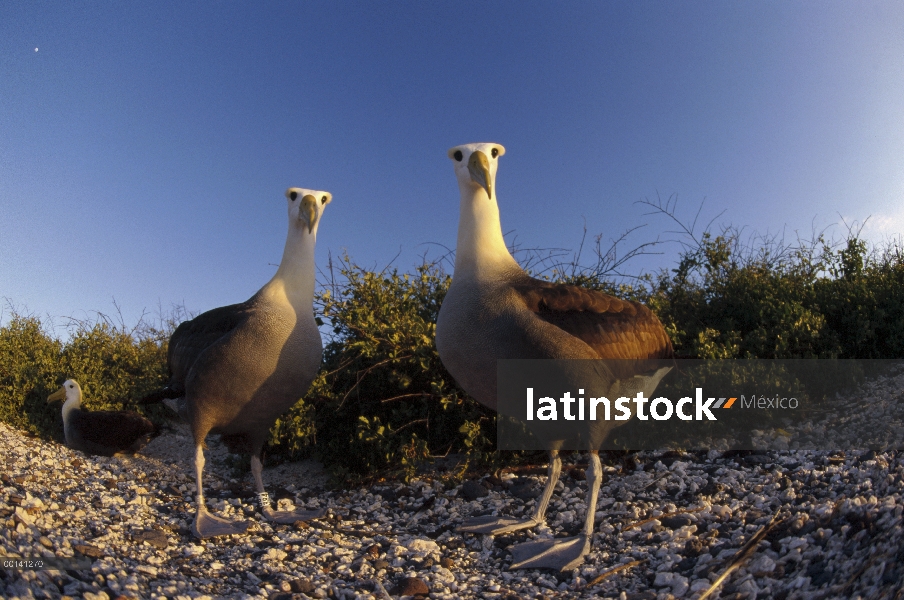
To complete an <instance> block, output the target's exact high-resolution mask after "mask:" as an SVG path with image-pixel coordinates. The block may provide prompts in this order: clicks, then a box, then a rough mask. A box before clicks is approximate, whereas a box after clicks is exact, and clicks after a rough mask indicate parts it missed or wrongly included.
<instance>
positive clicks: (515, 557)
mask: <svg viewBox="0 0 904 600" xmlns="http://www.w3.org/2000/svg"><path fill="white" fill-rule="evenodd" d="M509 551H510V552H511V553H512V566H510V567H509V570H513V569H556V570H558V571H570V570H571V569H574V568H575V567H577V566H578V565H580V564H581V563H582V562H584V557H585V556H587V554H588V553H589V552H590V538H589V537H588V536H586V535H578V536H575V537H569V538H555V539H551V540H536V541H533V542H525V543H523V544H517V545H515V546H511V547H510V548H509Z"/></svg>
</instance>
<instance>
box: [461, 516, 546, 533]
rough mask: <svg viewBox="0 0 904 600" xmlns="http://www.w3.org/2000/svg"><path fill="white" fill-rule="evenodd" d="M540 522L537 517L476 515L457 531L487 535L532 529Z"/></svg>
mask: <svg viewBox="0 0 904 600" xmlns="http://www.w3.org/2000/svg"><path fill="white" fill-rule="evenodd" d="M539 524H540V521H537V520H536V519H513V518H512V517H493V516H489V515H487V516H484V517H474V518H473V519H468V520H467V521H465V522H464V523H462V524H461V525H459V526H458V527H457V528H456V531H460V532H463V533H483V534H487V535H499V534H502V533H509V532H511V531H518V530H520V529H530V528H531V527H536V526H537V525H539Z"/></svg>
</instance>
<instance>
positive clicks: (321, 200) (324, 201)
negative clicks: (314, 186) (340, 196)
mask: <svg viewBox="0 0 904 600" xmlns="http://www.w3.org/2000/svg"><path fill="white" fill-rule="evenodd" d="M320 203H321V204H326V196H324V197H323V198H321V199H320Z"/></svg>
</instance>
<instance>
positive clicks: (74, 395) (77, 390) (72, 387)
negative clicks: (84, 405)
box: [47, 379, 82, 404]
mask: <svg viewBox="0 0 904 600" xmlns="http://www.w3.org/2000/svg"><path fill="white" fill-rule="evenodd" d="M63 398H65V399H66V402H67V403H69V402H72V401H73V400H74V401H75V403H76V404H78V403H80V402H81V401H82V388H81V387H80V386H79V384H78V382H77V381H76V380H75V379H67V380H66V382H65V383H64V384H63V387H61V388H60V389H58V390H57V391H55V392H54V393H52V394H50V395H49V396H47V402H53V401H54V400H62V399H63Z"/></svg>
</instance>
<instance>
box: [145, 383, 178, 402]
mask: <svg viewBox="0 0 904 600" xmlns="http://www.w3.org/2000/svg"><path fill="white" fill-rule="evenodd" d="M184 395H185V390H181V389H179V388H177V387H176V386H173V385H167V386H166V387H163V388H160V389H159V390H154V391H153V392H151V393H150V394H148V395H147V396H144V397H143V398H140V399H139V400H138V404H140V405H142V406H147V405H148V404H157V403H158V402H163V401H164V400H169V399H172V398H181V397H182V396H184Z"/></svg>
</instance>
